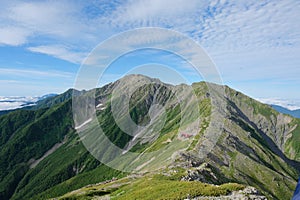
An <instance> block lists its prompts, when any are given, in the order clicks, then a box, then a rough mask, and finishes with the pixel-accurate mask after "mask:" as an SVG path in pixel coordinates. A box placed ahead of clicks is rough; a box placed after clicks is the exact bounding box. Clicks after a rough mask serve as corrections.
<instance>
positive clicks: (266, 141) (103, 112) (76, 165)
mask: <svg viewBox="0 0 300 200" xmlns="http://www.w3.org/2000/svg"><path fill="white" fill-rule="evenodd" d="M143 77H144V76H133V75H131V76H128V77H125V79H123V80H118V81H116V82H114V83H110V84H107V85H105V86H103V87H101V88H97V89H93V90H90V91H85V92H78V91H75V90H69V91H68V92H66V93H63V94H61V95H58V96H57V97H53V98H49V99H48V100H47V101H44V102H43V103H42V104H40V105H39V107H36V108H32V109H29V110H22V109H21V110H17V111H14V112H11V113H9V114H5V115H3V116H0V128H1V136H0V139H1V140H0V141H1V142H2V145H3V148H2V149H1V150H0V155H1V157H0V158H1V159H0V167H1V170H0V171H2V172H3V173H1V174H0V181H1V182H0V197H1V199H7V197H11V198H12V199H21V198H32V199H45V198H53V197H57V196H61V195H63V194H65V193H67V192H69V191H72V190H75V189H78V188H80V187H82V186H85V185H88V184H93V183H98V182H101V181H104V180H109V179H111V178H113V177H120V178H121V177H124V176H125V175H126V174H127V173H122V172H120V171H118V170H115V169H111V168H109V167H106V166H105V165H103V164H101V163H100V162H99V161H98V160H96V159H95V158H93V157H92V156H91V155H90V153H89V152H88V151H87V150H86V149H85V147H84V146H83V144H82V142H81V140H80V138H79V137H78V135H77V134H76V131H75V124H74V122H73V119H72V102H71V98H72V95H70V93H71V92H73V91H75V93H76V94H75V96H81V95H92V94H95V97H96V98H95V103H94V105H95V106H97V105H100V103H102V104H103V106H102V107H99V108H98V110H97V108H96V110H97V111H96V113H97V120H98V121H99V123H100V124H101V125H106V129H107V131H106V132H105V134H106V136H107V137H108V138H109V139H110V140H111V141H112V142H113V143H115V144H117V145H118V146H120V147H126V145H128V144H130V142H131V141H132V139H133V138H132V137H130V136H128V135H126V134H124V132H122V130H120V128H118V126H117V124H116V122H115V121H114V119H113V116H112V114H111V108H112V105H111V103H110V100H111V99H110V98H111V96H110V94H111V93H112V91H113V90H114V89H116V87H117V86H118V85H120V83H121V82H122V81H124V80H126V82H127V83H128V84H129V85H134V84H135V83H136V82H137V80H139V78H141V79H143ZM129 79H130V81H128V80H129ZM146 80H150V84H148V85H146V86H142V87H140V89H138V90H136V92H135V93H133V96H132V97H131V100H130V102H131V103H130V108H131V109H130V116H131V118H132V119H133V120H134V122H135V123H137V124H141V125H143V124H145V125H146V124H148V123H149V119H150V118H149V116H148V114H147V113H148V112H149V109H150V108H151V105H152V104H153V103H155V102H156V103H159V104H164V105H169V106H170V107H167V108H166V116H167V118H166V119H167V121H166V124H165V127H164V128H163V129H162V134H161V135H160V136H159V137H158V138H157V139H156V140H142V139H138V140H136V141H135V142H134V143H133V145H132V147H131V148H130V151H133V152H144V151H145V152H148V151H149V152H151V151H153V150H156V149H160V148H163V147H168V148H173V147H174V145H173V143H172V142H176V141H177V140H178V138H181V137H183V136H184V135H182V134H181V133H179V134H176V133H174V131H175V130H177V128H178V122H180V121H181V119H180V117H178V116H180V112H181V111H180V110H179V109H177V106H178V103H177V102H176V101H175V100H174V99H173V100H172V92H171V91H168V89H167V88H168V87H171V89H173V87H174V88H177V90H174V91H177V92H178V93H177V94H181V93H180V91H184V90H186V88H187V87H192V88H193V91H194V93H195V95H196V96H197V98H196V99H191V98H189V100H190V101H188V102H189V103H191V105H194V104H195V103H197V105H198V106H199V109H200V110H199V111H198V112H199V113H198V114H197V115H195V118H193V121H194V120H197V119H199V124H200V131H199V132H197V133H196V134H195V135H194V136H193V138H191V139H187V140H191V144H190V146H189V147H188V148H187V149H186V150H185V151H184V152H182V153H180V154H179V155H178V156H177V158H176V159H175V160H171V161H170V162H169V163H168V165H167V166H165V167H167V169H166V173H167V174H168V173H170V171H169V170H168V169H174V168H175V167H177V168H178V169H180V170H179V171H183V173H184V175H183V174H181V175H180V174H179V175H177V176H179V177H180V178H179V179H176V180H179V181H180V180H181V179H182V181H187V180H198V181H201V182H206V183H209V184H225V183H228V181H230V182H237V183H240V184H245V185H251V186H253V187H256V188H258V189H259V190H261V192H263V194H264V195H266V196H268V197H269V198H274V199H282V198H283V197H287V196H288V197H291V196H292V193H293V190H294V189H295V186H296V177H298V175H299V172H297V171H296V168H295V167H298V165H294V166H292V165H291V163H289V162H290V161H288V160H291V161H294V162H296V164H298V162H299V159H300V154H299V152H300V147H299V145H298V144H299V143H298V141H299V138H300V137H299V132H298V130H299V125H300V123H299V120H297V119H294V118H292V117H290V116H288V115H283V114H280V113H278V112H277V111H274V110H272V108H270V106H267V105H264V104H261V103H259V102H257V101H255V100H253V99H251V98H249V97H247V96H245V95H243V94H242V93H240V92H237V91H235V90H232V89H230V88H229V87H225V86H218V85H210V84H209V83H205V82H201V83H194V84H192V86H188V85H180V86H171V85H169V84H164V83H163V82H161V81H159V82H158V81H157V80H155V79H151V78H147V77H146ZM152 82H153V83H152ZM209 88H214V89H213V90H212V89H211V90H210V89H209ZM219 91H224V92H225V93H223V92H219ZM157 92H158V93H157ZM156 93H157V94H158V96H157V99H156V100H154V98H153V96H155V94H156ZM224 94H226V95H225V96H224ZM213 98H214V99H213ZM187 105H189V104H187ZM195 105H196V104H195ZM178 108H179V107H178ZM186 109H187V111H189V112H190V111H191V108H189V107H188V106H187V107H186ZM154 112H156V111H155V110H154ZM193 112H195V111H193ZM196 113H197V112H196ZM18 117H19V118H18ZM14 119H20V120H14ZM21 119H23V121H22V120H21ZM158 119H159V118H158ZM220 120H224V126H220V127H219V128H216V127H215V128H214V126H215V125H216V122H218V121H220ZM25 121H28V122H25ZM177 121H178V122H177ZM191 124H192V123H191V122H187V124H186V125H187V127H188V126H190V125H191ZM48 127H49V128H50V127H52V128H51V130H52V129H54V130H52V132H51V131H50V129H49V128H48ZM216 130H221V132H220V135H219V137H218V140H217V141H215V142H216V144H215V145H214V146H212V145H210V144H209V143H207V144H206V145H204V143H203V141H207V142H209V141H210V140H207V139H206V140H204V137H203V136H209V135H211V134H210V133H213V132H214V131H216ZM112 133H113V134H112ZM53 136H55V137H53ZM50 138H51V139H50ZM45 139H47V141H48V142H45V141H46V140H45ZM32 140H33V141H34V143H32V142H33V141H32ZM166 141H171V142H166ZM17 143H20V144H19V145H17ZM22 143H23V144H24V145H23V146H22V145H21V144H22ZM39 143H40V144H43V145H42V146H43V148H41V147H39V146H38V145H37V146H36V145H35V146H34V147H31V148H30V146H32V145H29V144H39ZM56 144H61V146H59V148H57V149H56V150H55V151H53V152H52V153H51V154H49V155H48V156H46V157H44V158H43V159H42V160H41V161H40V162H39V163H38V164H37V165H36V166H35V167H34V168H31V169H30V168H29V166H30V164H31V163H32V159H34V160H38V159H39V158H42V157H43V155H45V153H47V151H49V150H50V149H51V148H53V147H54V146H55V145H56ZM15 145H17V146H16V147H18V148H19V150H22V151H23V152H24V153H23V155H28V156H23V157H20V156H19V157H15V156H13V155H14V154H7V152H14V151H15V150H17V149H16V148H15V147H14V146H15ZM168 145H169V146H168ZM38 149H39V150H38ZM19 150H18V151H19ZM205 150H206V151H208V150H209V151H208V152H207V156H206V157H205V156H203V157H201V156H200V157H199V155H200V154H199V153H200V152H202V153H204V154H206V153H205V152H206V151H205ZM37 151H39V153H34V152H37ZM73 155H76V156H75V157H74V156H73ZM199 158H200V159H199ZM7 160H8V161H9V163H8V164H5V162H6V161H7ZM30 160H31V162H29V161H30ZM240 160H243V162H241V161H240ZM286 161H288V162H286ZM153 162H154V164H155V163H156V161H153ZM158 162H159V160H158ZM204 163H207V164H205V166H207V167H206V168H205V169H202V168H200V166H202V165H203V164H204ZM298 170H299V168H298ZM210 171H213V172H214V175H211V174H210ZM6 172H7V174H8V175H5V173H6ZM207 172H209V173H207ZM254 172H255V173H254ZM155 173H157V174H161V173H165V172H163V171H156V172H155ZM46 174H47V175H46ZM96 174H97V176H95V175H96ZM12 177H15V178H12ZM167 177H168V176H167ZM184 177H185V178H184ZM214 177H217V179H215V178H214ZM270 177H272V178H270ZM7 180H10V181H9V182H8V181H7ZM108 194H111V195H113V192H108Z"/></svg>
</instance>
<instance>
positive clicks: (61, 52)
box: [27, 45, 87, 64]
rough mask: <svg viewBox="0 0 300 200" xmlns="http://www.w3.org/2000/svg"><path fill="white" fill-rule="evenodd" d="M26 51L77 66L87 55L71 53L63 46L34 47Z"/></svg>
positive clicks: (76, 52)
mask: <svg viewBox="0 0 300 200" xmlns="http://www.w3.org/2000/svg"><path fill="white" fill-rule="evenodd" d="M27 49H28V50H30V51H32V52H37V53H43V54H47V55H50V56H53V57H56V58H59V59H62V60H66V61H69V62H72V63H77V64H78V63H81V62H82V61H83V59H84V58H85V57H86V55H87V53H84V52H78V51H75V50H74V51H72V50H70V49H69V48H68V47H66V46H63V45H49V46H36V47H28V48H27Z"/></svg>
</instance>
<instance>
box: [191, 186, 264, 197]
mask: <svg viewBox="0 0 300 200" xmlns="http://www.w3.org/2000/svg"><path fill="white" fill-rule="evenodd" d="M204 199H205V200H233V199H234V200H267V197H265V196H263V195H261V194H260V193H259V191H258V190H257V189H256V188H254V187H246V188H245V189H243V190H239V191H234V192H232V193H231V194H230V195H225V196H218V197H196V198H193V200H204Z"/></svg>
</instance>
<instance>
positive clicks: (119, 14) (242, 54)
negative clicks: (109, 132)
mask: <svg viewBox="0 0 300 200" xmlns="http://www.w3.org/2000/svg"><path fill="white" fill-rule="evenodd" d="M0 7H1V8H0V55H1V56H0V83H1V84H0V91H1V93H0V96H37V95H43V94H47V93H61V92H63V91H65V90H67V89H68V88H70V87H73V86H74V81H75V78H76V75H77V72H78V70H79V68H80V65H81V63H82V62H83V60H84V59H85V57H86V56H87V55H89V53H90V52H91V51H92V50H93V49H94V48H95V47H96V46H97V45H98V44H99V43H101V42H103V41H104V40H106V39H108V38H109V37H111V36H113V35H115V34H118V33H121V32H123V31H128V30H131V29H134V28H141V27H161V28H168V29H171V30H175V31H178V32H180V33H182V34H184V35H186V36H188V37H191V38H192V39H193V40H195V41H196V42H197V43H198V44H199V45H201V46H202V47H203V49H204V50H205V51H206V52H207V54H208V55H209V56H210V58H211V59H212V60H213V62H214V63H215V65H216V67H217V69H218V70H219V72H220V75H221V77H222V80H223V83H224V84H227V85H229V86H230V87H233V88H234V89H237V90H240V91H242V92H243V93H245V94H247V95H250V96H251V97H254V98H268V99H271V98H277V99H300V92H299V91H300V90H299V89H300V88H299V85H300V78H299V75H300V26H299V19H300V12H299V10H300V2H299V1H296V0H295V1H292V0H282V1H276V0H273V1H263V2H262V1H256V0H249V1H227V0H220V1H209V2H206V1H199V0H189V1H185V0H164V1H161V0H151V1H148V0H135V1H131V0H129V1H101V0H100V1H79V0H78V1H14V0H12V1H1V6H0ZM132 54H133V55H132V56H131V58H129V59H120V60H119V61H117V62H115V65H113V66H112V67H111V69H110V70H108V71H107V73H108V74H107V76H106V79H105V80H104V82H106V81H107V82H110V81H113V80H115V79H116V78H118V77H120V76H122V75H123V74H124V73H126V70H130V68H133V67H135V66H136V65H142V64H149V63H153V62H154V61H155V62H156V63H159V64H163V65H168V66H170V67H173V68H174V69H175V70H177V71H178V72H179V73H182V74H183V75H184V76H185V77H186V79H188V80H189V81H190V82H193V81H198V78H196V77H195V76H194V74H193V71H192V70H190V71H189V70H186V68H184V67H181V66H180V65H181V64H182V62H180V60H178V58H176V56H168V55H167V54H168V53H166V52H157V51H144V52H136V53H132ZM166 55H167V56H166ZM125 57H126V56H125ZM129 57H130V56H129ZM177 61H179V62H177ZM150 67H151V66H150V65H149V68H150ZM157 69H158V68H157ZM175 82H176V81H175Z"/></svg>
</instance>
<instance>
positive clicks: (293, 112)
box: [271, 105, 300, 118]
mask: <svg viewBox="0 0 300 200" xmlns="http://www.w3.org/2000/svg"><path fill="white" fill-rule="evenodd" d="M271 106H272V108H274V109H275V110H277V111H278V112H281V113H283V114H287V115H291V116H293V117H296V118H300V109H298V110H289V109H287V108H284V107H282V106H278V105H271Z"/></svg>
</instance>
